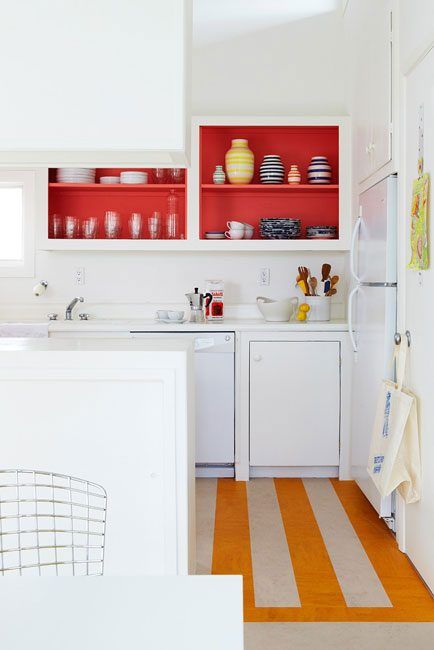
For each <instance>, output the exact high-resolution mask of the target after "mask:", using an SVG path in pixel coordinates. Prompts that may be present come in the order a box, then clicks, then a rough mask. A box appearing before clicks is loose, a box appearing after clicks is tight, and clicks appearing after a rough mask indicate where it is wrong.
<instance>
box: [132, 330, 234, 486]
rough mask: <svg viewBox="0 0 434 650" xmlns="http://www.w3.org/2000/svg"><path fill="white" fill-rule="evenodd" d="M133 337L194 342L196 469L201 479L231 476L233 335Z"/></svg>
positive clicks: (143, 334) (168, 333) (170, 333)
mask: <svg viewBox="0 0 434 650" xmlns="http://www.w3.org/2000/svg"><path fill="white" fill-rule="evenodd" d="M131 335H132V336H134V337H139V336H140V337H146V338H164V337H167V336H171V337H173V336H175V335H176V336H182V337H185V336H188V337H190V338H191V339H194V350H195V354H194V365H195V384H196V395H195V401H196V467H198V468H203V470H200V471H198V472H197V474H198V475H201V476H202V475H203V476H233V475H234V471H233V468H234V458H235V335H234V333H233V332H203V333H202V332H177V331H173V330H171V331H165V332H138V331H134V332H131Z"/></svg>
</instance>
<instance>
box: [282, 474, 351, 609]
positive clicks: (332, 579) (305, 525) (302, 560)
mask: <svg viewBox="0 0 434 650" xmlns="http://www.w3.org/2000/svg"><path fill="white" fill-rule="evenodd" d="M274 484H275V486H276V493H277V498H278V500H279V505H280V511H281V515H282V519H283V525H284V527H285V533H286V539H287V541H288V546H289V552H290V554H291V560H292V566H293V567H294V573H295V578H296V581H297V587H298V592H299V594H300V600H301V604H302V606H305V605H307V606H313V607H337V606H345V600H344V597H343V595H342V591H341V588H340V586H339V582H338V580H337V578H336V574H335V572H334V570H333V566H332V563H331V562H330V558H329V556H328V553H327V549H326V547H325V545H324V542H323V539H322V537H321V533H320V530H319V528H318V524H317V523H316V520H315V517H314V514H313V511H312V508H311V505H310V503H309V499H308V496H307V494H306V490H305V488H304V485H303V482H302V480H301V479H298V478H293V479H274Z"/></svg>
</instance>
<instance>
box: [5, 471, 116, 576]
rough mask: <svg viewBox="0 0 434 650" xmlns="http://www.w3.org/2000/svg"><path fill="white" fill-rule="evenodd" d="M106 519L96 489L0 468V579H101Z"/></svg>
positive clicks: (56, 476) (101, 494)
mask: <svg viewBox="0 0 434 650" xmlns="http://www.w3.org/2000/svg"><path fill="white" fill-rule="evenodd" d="M106 514H107V494H106V491H105V489H104V488H103V487H101V485H97V484H96V483H90V482H89V481H84V480H82V479H79V478H74V477H72V476H64V475H63V474H53V473H51V472H40V471H38V470H22V469H21V470H20V469H4V470H1V469H0V575H2V576H7V575H20V576H22V575H40V576H42V575H55V576H90V575H93V576H97V575H102V574H103V571H104V542H105V530H106Z"/></svg>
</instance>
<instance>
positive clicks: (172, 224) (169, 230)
mask: <svg viewBox="0 0 434 650" xmlns="http://www.w3.org/2000/svg"><path fill="white" fill-rule="evenodd" d="M166 237H167V239H178V237H179V215H177V214H176V213H173V214H168V215H167V218H166Z"/></svg>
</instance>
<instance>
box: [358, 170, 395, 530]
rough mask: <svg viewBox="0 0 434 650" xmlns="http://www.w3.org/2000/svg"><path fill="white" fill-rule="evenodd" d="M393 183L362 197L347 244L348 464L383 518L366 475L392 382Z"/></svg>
mask: <svg viewBox="0 0 434 650" xmlns="http://www.w3.org/2000/svg"><path fill="white" fill-rule="evenodd" d="M396 232H397V178H396V176H389V177H388V178H386V179H384V180H383V181H381V182H380V183H377V184H376V185H374V186H373V187H371V188H370V189H369V190H367V191H366V192H363V193H362V194H361V195H360V206H359V217H358V219H357V222H356V224H355V227H354V231H353V237H352V242H351V256H350V265H351V273H352V276H353V280H354V282H355V286H354V288H353V289H352V291H351V292H350V295H349V299H348V320H349V330H350V337H351V342H352V346H353V350H354V366H353V386H352V415H351V440H352V451H351V454H352V456H351V465H352V472H353V477H354V478H355V480H356V482H357V484H358V485H359V487H360V489H361V490H362V491H363V493H364V494H365V495H366V497H367V498H368V499H369V501H370V502H371V503H372V505H373V506H374V508H375V509H376V510H377V512H378V514H379V515H380V516H381V517H389V516H391V514H392V498H391V496H389V497H387V498H382V497H381V496H380V494H379V492H378V490H377V488H376V487H375V485H374V483H373V481H372V480H371V478H370V477H369V475H368V472H367V469H366V467H367V464H368V454H369V445H370V440H371V433H372V427H373V424H374V417H375V410H376V405H377V397H378V389H379V386H380V383H381V381H382V379H388V378H389V379H391V378H393V372H394V366H393V361H392V357H393V346H394V334H395V331H396V292H397V282H396V280H397V262H396V255H397V251H396V248H397V235H396Z"/></svg>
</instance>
